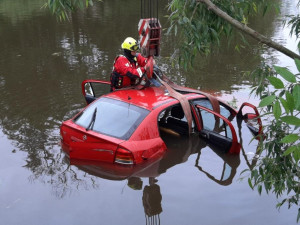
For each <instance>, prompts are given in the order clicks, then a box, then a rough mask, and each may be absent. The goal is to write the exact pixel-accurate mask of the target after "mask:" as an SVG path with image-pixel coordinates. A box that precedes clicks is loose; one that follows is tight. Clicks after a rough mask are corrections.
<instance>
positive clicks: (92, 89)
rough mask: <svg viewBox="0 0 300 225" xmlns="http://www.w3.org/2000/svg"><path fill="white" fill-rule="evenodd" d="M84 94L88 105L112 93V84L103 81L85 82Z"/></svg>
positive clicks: (82, 84)
mask: <svg viewBox="0 0 300 225" xmlns="http://www.w3.org/2000/svg"><path fill="white" fill-rule="evenodd" d="M81 89H82V94H83V96H84V97H85V100H86V102H87V104H90V103H91V102H92V101H94V100H95V99H97V98H99V97H100V96H102V95H105V94H108V93H109V92H110V82H108V81H101V80H84V81H83V82H82V83H81Z"/></svg>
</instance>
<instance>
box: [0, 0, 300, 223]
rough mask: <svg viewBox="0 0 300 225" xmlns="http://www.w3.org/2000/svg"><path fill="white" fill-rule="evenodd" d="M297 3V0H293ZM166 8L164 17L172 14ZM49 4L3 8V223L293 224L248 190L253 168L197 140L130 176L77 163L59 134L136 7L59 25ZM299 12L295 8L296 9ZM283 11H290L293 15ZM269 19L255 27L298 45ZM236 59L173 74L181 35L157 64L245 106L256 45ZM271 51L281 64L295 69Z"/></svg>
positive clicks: (203, 62)
mask: <svg viewBox="0 0 300 225" xmlns="http://www.w3.org/2000/svg"><path fill="white" fill-rule="evenodd" d="M290 2H293V1H290ZM166 3H167V0H164V1H160V4H161V7H160V12H159V16H160V20H161V23H162V26H163V27H167V26H168V23H167V21H166V20H165V18H164V17H163V16H164V15H165V14H167V12H166V11H165V8H164V6H165V5H166ZM42 4H43V1H40V0H31V1H24V0H18V1H11V0H2V1H0V49H1V54H0V94H1V96H0V143H1V144H0V149H1V157H0V218H1V222H0V224H3V225H17V224H64V225H66V224H70V225H71V224H72V225H76V224H78V225H80V224H86V225H94V224H113V225H115V224H173V225H175V224H178V225H182V224H185V225H192V224H206V225H207V224H249V225H250V224H273V225H282V224H296V211H297V209H295V208H292V209H289V210H288V209H287V207H286V206H283V207H282V208H281V209H280V211H278V210H277V209H276V207H275V205H276V203H277V200H276V198H275V196H274V195H273V194H272V193H270V194H266V193H265V192H263V193H262V195H261V196H260V195H259V194H258V193H257V191H252V190H251V189H250V187H249V186H248V182H247V178H246V179H244V180H240V178H242V175H240V173H241V171H243V170H244V169H247V168H249V166H251V165H250V164H251V163H253V161H251V160H250V162H248V161H247V160H246V159H247V158H250V159H251V157H252V156H253V154H254V152H255V144H254V143H251V144H249V145H248V142H249V141H250V138H249V137H248V138H246V139H245V140H244V142H243V143H244V149H245V152H244V154H242V153H241V155H239V156H230V157H228V156H224V155H221V156H220V155H219V154H217V153H216V152H214V151H212V150H211V149H210V148H209V147H208V146H206V145H204V144H203V143H201V142H199V139H197V138H196V139H194V138H191V139H184V140H170V141H169V142H168V143H169V148H170V151H169V152H168V154H167V155H166V156H165V157H164V158H163V160H162V161H160V162H158V163H156V164H153V165H152V166H151V167H149V168H146V169H145V170H143V171H142V172H140V173H137V174H134V175H133V176H132V177H131V178H129V179H127V178H126V176H121V175H120V174H113V175H111V174H107V173H105V170H104V169H103V168H100V167H99V166H97V165H93V166H84V165H70V163H69V161H68V160H67V159H66V157H65V155H64V153H63V152H62V150H61V147H60V144H59V142H60V136H59V127H60V124H61V122H62V121H64V120H66V119H69V118H70V117H71V116H73V115H74V114H75V113H76V112H78V110H80V109H81V108H82V107H84V106H85V101H84V98H83V96H82V94H81V89H80V88H81V87H80V85H81V82H82V81H83V80H84V79H88V78H89V79H103V80H108V79H109V75H110V72H111V69H112V64H113V61H114V58H115V56H116V55H117V54H118V53H120V45H121V43H122V41H123V40H124V39H125V37H127V36H133V37H135V38H136V37H137V24H138V21H139V18H140V1H139V0H132V1H130V4H129V3H128V1H117V0H110V1H104V2H103V3H97V4H95V6H94V7H92V8H90V9H88V10H86V11H84V12H78V13H74V14H73V15H72V16H71V17H70V21H66V22H61V23H60V22H58V21H56V18H55V17H54V16H52V15H50V13H49V12H48V10H44V9H41V5H42ZM293 4H294V3H293ZM293 4H292V3H289V2H287V3H284V4H282V9H283V12H284V13H288V12H290V11H291V10H294V5H293ZM277 17H278V16H275V15H274V14H272V13H271V14H270V15H268V17H266V18H264V20H261V19H259V18H256V19H254V20H253V21H252V24H251V25H253V27H255V28H256V29H258V30H260V31H261V32H263V33H264V34H265V35H267V36H270V37H274V39H276V40H277V41H280V42H282V43H283V44H287V45H288V46H289V47H290V48H295V43H294V40H292V39H289V40H291V41H289V42H288V43H285V42H284V41H285V40H286V38H289V37H288V34H287V32H286V30H285V29H283V28H282V24H281V23H280V18H279V17H278V18H277ZM250 43H251V44H253V46H252V47H251V48H245V49H242V50H241V52H240V53H237V52H235V51H234V50H233V47H231V48H227V47H226V44H225V45H224V47H222V48H221V50H216V51H214V52H213V54H212V55H211V56H210V57H208V58H198V59H197V63H196V64H197V66H196V67H195V68H194V70H189V71H184V70H182V69H181V68H177V69H176V68H173V67H171V66H169V57H170V55H171V54H173V52H174V50H175V49H176V47H178V46H176V38H174V37H167V36H163V40H162V46H161V56H160V57H159V58H158V59H156V61H157V63H158V65H159V66H161V68H162V69H163V71H164V72H165V73H166V75H168V76H170V77H171V78H172V79H173V80H174V81H176V82H177V83H178V84H182V85H186V86H189V87H193V88H200V89H201V90H206V91H210V92H213V93H215V94H216V95H218V96H219V97H220V98H222V99H225V100H226V101H231V102H235V104H236V105H237V106H239V105H240V104H241V103H242V102H243V101H250V102H252V103H253V104H255V105H258V100H257V99H255V98H254V97H253V96H250V97H249V93H250V82H249V81H247V80H245V78H244V77H243V76H242V73H243V71H249V70H251V69H253V68H255V66H257V65H258V64H259V63H260V59H261V57H262V55H261V54H260V51H258V50H259V46H258V45H256V44H255V42H252V41H251V40H250ZM263 54H264V55H263V56H264V57H266V56H268V55H275V56H276V57H277V60H278V61H275V62H276V63H278V64H280V65H289V66H291V65H292V62H291V61H290V60H289V59H287V58H286V57H284V56H281V55H276V53H274V52H272V51H264V52H263Z"/></svg>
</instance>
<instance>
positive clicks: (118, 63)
mask: <svg viewBox="0 0 300 225" xmlns="http://www.w3.org/2000/svg"><path fill="white" fill-rule="evenodd" d="M121 47H122V49H123V50H124V55H119V56H117V57H116V59H115V61H114V67H113V72H112V74H111V78H110V81H111V91H114V90H115V89H120V88H124V87H128V86H131V85H134V84H136V83H137V82H138V80H139V78H141V77H142V76H143V74H144V73H145V68H144V67H145V65H146V63H147V58H145V57H143V56H142V55H141V54H138V53H137V50H138V49H139V47H138V44H137V41H136V40H135V39H133V38H131V37H128V38H126V39H125V40H124V42H123V43H122V45H121Z"/></svg>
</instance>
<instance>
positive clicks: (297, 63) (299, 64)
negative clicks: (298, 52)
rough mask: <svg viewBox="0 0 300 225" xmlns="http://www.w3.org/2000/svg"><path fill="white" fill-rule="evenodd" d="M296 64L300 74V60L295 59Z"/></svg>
mask: <svg viewBox="0 0 300 225" xmlns="http://www.w3.org/2000/svg"><path fill="white" fill-rule="evenodd" d="M295 64H296V66H297V69H298V71H299V72H300V60H299V59H295Z"/></svg>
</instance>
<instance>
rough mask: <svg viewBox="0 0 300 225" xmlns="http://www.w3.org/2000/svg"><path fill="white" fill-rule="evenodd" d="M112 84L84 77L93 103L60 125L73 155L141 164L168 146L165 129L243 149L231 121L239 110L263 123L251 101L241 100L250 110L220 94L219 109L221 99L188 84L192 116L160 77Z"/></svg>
mask: <svg viewBox="0 0 300 225" xmlns="http://www.w3.org/2000/svg"><path fill="white" fill-rule="evenodd" d="M162 82H163V81H162ZM158 83H159V82H158ZM163 83H164V82H163ZM109 90H110V83H109V82H105V81H99V80H85V81H83V83H82V91H83V94H84V96H85V99H86V101H87V103H88V106H87V107H85V108H84V109H83V110H82V111H81V112H79V113H78V114H77V115H76V116H74V117H73V118H72V119H70V120H67V121H65V122H63V123H62V126H61V138H62V147H63V149H64V151H65V152H66V153H67V154H68V155H69V156H70V158H73V159H87V160H96V161H102V162H108V163H115V164H126V165H133V164H141V163H143V162H145V161H147V160H148V161H149V160H150V159H151V160H155V159H158V158H160V157H161V156H162V155H163V154H164V153H165V152H166V150H167V146H166V144H165V142H164V141H163V139H162V138H161V134H162V133H163V132H165V133H168V134H171V135H175V136H177V137H178V138H180V137H181V136H189V135H199V138H202V139H205V140H206V141H208V142H210V143H213V144H215V145H217V146H219V147H221V149H222V150H223V151H224V152H226V153H229V154H238V153H239V152H240V145H239V142H238V138H237V135H236V131H235V129H234V126H233V124H232V122H231V121H232V120H233V119H234V118H236V116H237V115H238V117H239V120H242V119H248V120H252V124H253V119H256V121H259V123H258V124H259V125H261V122H260V120H259V118H258V116H259V115H258V112H257V110H256V108H255V107H254V106H252V105H251V104H249V103H246V104H244V105H243V106H242V107H243V108H245V107H248V108H249V107H250V108H252V109H253V110H254V113H247V114H245V115H242V110H240V111H236V110H235V109H233V108H232V107H231V106H229V105H228V104H226V103H224V102H222V101H219V100H218V101H217V102H218V107H219V108H218V110H215V105H216V102H214V103H212V100H211V98H210V97H209V96H207V95H205V94H201V93H199V91H197V90H193V89H189V88H183V89H182V90H181V89H180V88H179V90H178V92H179V93H180V96H182V97H181V98H184V99H185V100H186V102H187V103H188V110H189V113H190V115H191V122H189V121H188V118H187V117H186V109H185V107H186V106H184V105H183V104H182V102H181V101H180V100H178V99H176V98H174V96H172V95H171V94H170V90H169V89H168V88H166V87H165V86H164V85H161V83H159V85H157V83H156V85H150V86H147V87H146V86H141V85H139V86H136V87H132V88H127V89H120V90H116V91H114V92H110V91H109ZM214 101H215V100H214ZM257 118H258V119H257ZM251 128H252V130H253V131H254V132H255V135H257V134H259V133H260V132H261V127H259V126H258V127H254V126H251Z"/></svg>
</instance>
